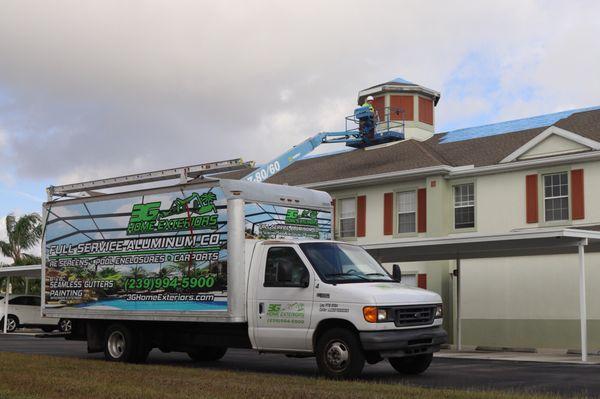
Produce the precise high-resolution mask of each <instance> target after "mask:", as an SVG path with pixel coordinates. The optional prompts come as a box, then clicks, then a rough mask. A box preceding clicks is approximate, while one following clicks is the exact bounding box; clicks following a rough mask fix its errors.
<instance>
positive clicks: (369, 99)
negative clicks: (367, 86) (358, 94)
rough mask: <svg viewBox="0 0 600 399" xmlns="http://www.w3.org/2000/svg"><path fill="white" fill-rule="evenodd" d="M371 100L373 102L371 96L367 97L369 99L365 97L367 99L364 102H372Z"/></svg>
mask: <svg viewBox="0 0 600 399" xmlns="http://www.w3.org/2000/svg"><path fill="white" fill-rule="evenodd" d="M373 100H375V99H374V98H373V96H369V97H367V99H366V100H365V101H373Z"/></svg>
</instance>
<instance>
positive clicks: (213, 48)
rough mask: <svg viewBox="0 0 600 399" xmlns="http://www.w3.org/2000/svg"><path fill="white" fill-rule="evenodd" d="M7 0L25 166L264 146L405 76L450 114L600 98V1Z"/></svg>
mask: <svg viewBox="0 0 600 399" xmlns="http://www.w3.org/2000/svg"><path fill="white" fill-rule="evenodd" d="M1 7H2V10H1V12H0V129H1V130H0V132H4V134H3V135H2V136H0V155H2V159H3V160H2V162H3V163H5V165H7V168H3V169H2V170H6V169H9V170H10V172H9V173H10V175H11V176H13V177H14V176H18V177H27V178H33V179H51V180H52V181H53V182H56V183H58V182H70V181H76V180H85V179H89V178H96V177H106V176H111V175H118V174H123V173H129V172H134V171H141V170H148V169H157V168H161V167H170V166H177V165H185V164H194V163H200V162H204V161H212V160H219V159H226V158H235V157H243V158H244V159H246V160H249V159H254V160H256V161H259V162H263V161H266V160H268V159H270V158H272V157H274V156H276V155H278V154H279V153H280V152H281V151H283V150H285V149H287V148H289V147H290V146H291V145H293V144H296V143H298V142H300V141H302V140H303V139H305V138H306V137H308V136H310V135H312V134H315V133H317V132H319V131H323V130H340V129H343V128H344V116H346V115H347V114H349V113H351V111H352V108H353V106H354V105H355V101H356V95H357V92H358V91H359V90H360V89H362V88H365V87H368V86H370V85H373V84H376V83H380V82H382V81H386V80H389V79H392V78H395V77H397V76H403V77H406V78H408V79H409V80H412V81H415V82H418V83H422V84H424V85H425V86H428V87H431V88H433V89H437V90H440V91H442V99H441V101H440V103H439V105H438V108H437V115H436V119H437V121H438V130H443V127H444V126H454V127H462V126H464V125H462V126H461V125H460V124H461V123H468V122H470V121H472V122H473V123H476V122H479V121H481V120H483V119H491V120H494V119H498V118H500V119H502V118H511V117H520V116H527V115H531V113H532V112H538V113H542V112H551V111H554V110H555V109H557V108H562V107H567V108H568V107H577V106H585V105H595V104H600V97H599V94H598V93H600V90H598V89H599V88H600V87H599V86H598V85H599V84H600V83H599V81H598V80H597V79H596V80H594V79H595V71H597V70H598V67H600V65H599V62H600V61H599V60H600V49H599V47H598V46H597V45H596V42H595V40H596V39H595V38H596V37H598V35H599V34H600V26H599V25H598V24H597V23H596V21H595V16H596V15H598V14H599V12H600V4H597V3H596V2H570V3H569V5H568V7H566V6H564V3H560V2H546V1H530V2H522V1H516V0H514V1H505V2H494V3H492V2H471V1H457V2H444V3H439V2H435V3H423V2H420V1H402V2H398V1H377V2H369V3H365V2H364V1H328V2H317V1H314V2H311V1H303V2H282V1H256V2H251V3H250V2H239V1H236V2H234V1H219V2H202V1H149V2H139V3H138V2H123V1H115V0H103V1H86V2H80V1H75V0H69V1H66V0H65V1H61V2H58V3H57V2H45V1H23V0H19V1H4V2H3V3H2V6H1ZM453 82H454V83H453ZM456 82H460V84H456ZM491 120H490V121H491ZM8 165H9V167H8ZM5 173H6V172H5ZM0 178H2V177H0ZM6 178H7V177H4V179H6Z"/></svg>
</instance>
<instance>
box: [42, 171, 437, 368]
mask: <svg viewBox="0 0 600 399" xmlns="http://www.w3.org/2000/svg"><path fill="white" fill-rule="evenodd" d="M163 172H164V171H163ZM152 173H155V174H156V173H158V172H152ZM177 173H180V172H177ZM182 173H183V172H182ZM185 173H189V169H186V171H185ZM190 175H191V174H190ZM153 176H155V177H156V175H152V174H151V173H150V174H145V175H143V176H142V175H138V179H137V180H136V183H140V182H141V183H144V184H145V187H143V188H141V189H136V190H133V191H131V190H130V191H125V192H123V191H118V190H115V187H119V186H120V185H121V186H127V185H128V184H130V183H132V181H131V177H122V178H116V179H107V180H102V181H96V182H88V183H81V184H75V185H69V186H61V187H60V189H58V188H57V187H50V188H49V194H50V195H49V201H48V202H46V203H45V204H44V209H43V219H44V225H45V229H44V236H43V246H42V251H43V254H42V255H43V256H42V257H43V263H44V264H43V268H42V269H43V272H42V274H43V284H42V287H43V291H44V292H43V298H44V300H43V307H42V313H43V315H44V316H45V317H55V318H60V319H63V320H67V319H68V320H71V321H72V332H71V334H70V335H69V336H68V337H67V338H68V339H72V340H85V341H87V347H88V351H89V352H104V355H105V358H106V359H107V360H110V361H125V362H143V361H144V360H145V359H146V358H147V356H148V353H149V352H150V351H151V350H152V349H153V348H159V349H160V350H161V351H164V352H169V351H180V352H186V353H188V354H189V356H190V357H191V359H193V360H195V361H216V360H218V359H220V358H221V357H223V356H224V354H225V352H226V351H227V349H228V348H252V349H255V350H256V351H258V352H278V353H282V354H285V355H288V356H292V357H308V356H315V357H316V359H317V365H318V368H319V370H320V371H321V372H322V374H324V375H326V376H329V377H334V378H350V377H356V376H358V375H359V374H360V373H361V371H362V369H363V367H364V364H365V362H368V363H371V364H372V363H376V362H379V361H382V360H384V359H388V360H389V362H390V363H391V365H392V366H393V367H394V368H395V369H396V370H398V371H399V372H403V373H420V372H423V371H425V370H426V369H427V367H428V366H429V363H430V362H431V359H432V356H433V355H432V354H433V352H435V351H437V350H439V348H440V345H441V344H444V343H445V342H446V341H447V334H446V332H445V331H444V330H443V329H442V326H441V324H442V302H441V298H440V296H439V295H437V294H435V293H433V292H429V291H426V290H422V289H418V288H413V287H408V286H405V285H403V284H401V283H400V282H399V273H398V271H399V270H398V269H395V273H394V274H393V275H390V274H389V273H388V272H387V271H386V270H385V269H384V268H383V267H382V266H381V265H380V264H378V263H377V262H376V261H375V260H374V259H373V258H372V257H371V256H370V255H369V254H368V253H367V252H366V251H364V250H363V249H362V248H360V247H359V246H355V245H351V244H349V243H345V242H335V241H332V240H331V239H332V233H331V230H332V206H331V198H330V196H329V195H328V194H327V193H324V192H320V191H314V190H309V189H305V188H300V187H290V186H280V185H273V184H266V183H253V182H247V181H239V180H226V179H212V178H200V177H196V178H195V179H193V180H192V181H188V179H187V178H183V179H182V180H181V182H179V183H178V184H175V185H170V186H159V185H157V184H153V183H151V182H152V181H156V180H160V179H158V178H156V179H155V178H153ZM182 176H183V174H182ZM99 188H109V191H113V192H112V193H107V192H102V193H101V192H99V191H98V190H97V189H99ZM120 188H122V187H120ZM76 192H78V194H74V193H76ZM81 193H84V194H81ZM257 361H260V360H258V359H257Z"/></svg>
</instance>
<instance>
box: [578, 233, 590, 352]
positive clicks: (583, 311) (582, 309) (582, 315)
mask: <svg viewBox="0 0 600 399" xmlns="http://www.w3.org/2000/svg"><path fill="white" fill-rule="evenodd" d="M585 245H587V240H581V242H580V243H579V246H578V248H579V321H580V323H581V361H582V362H587V358H588V346H587V304H586V295H585V251H584V247H585Z"/></svg>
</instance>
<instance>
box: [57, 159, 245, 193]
mask: <svg viewBox="0 0 600 399" xmlns="http://www.w3.org/2000/svg"><path fill="white" fill-rule="evenodd" d="M252 165H253V162H243V161H242V159H241V158H236V159H228V160H224V161H217V162H208V163H202V164H198V165H191V166H183V167H179V168H170V169H163V170H156V171H152V172H144V173H134V174H131V175H125V176H119V177H111V178H106V179H98V180H90V181H86V182H82V183H74V184H65V185H61V186H50V187H48V188H47V189H46V192H47V194H48V201H52V200H54V199H57V198H61V197H82V196H89V197H93V196H97V195H101V194H104V193H101V192H98V191H97V190H102V189H107V188H116V187H123V186H130V185H137V184H144V183H152V182H158V181H165V180H173V179H179V183H180V184H185V183H189V182H191V181H192V180H194V179H198V178H200V177H202V176H205V175H208V174H214V173H223V172H229V171H234V170H240V169H246V168H251V167H252Z"/></svg>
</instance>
